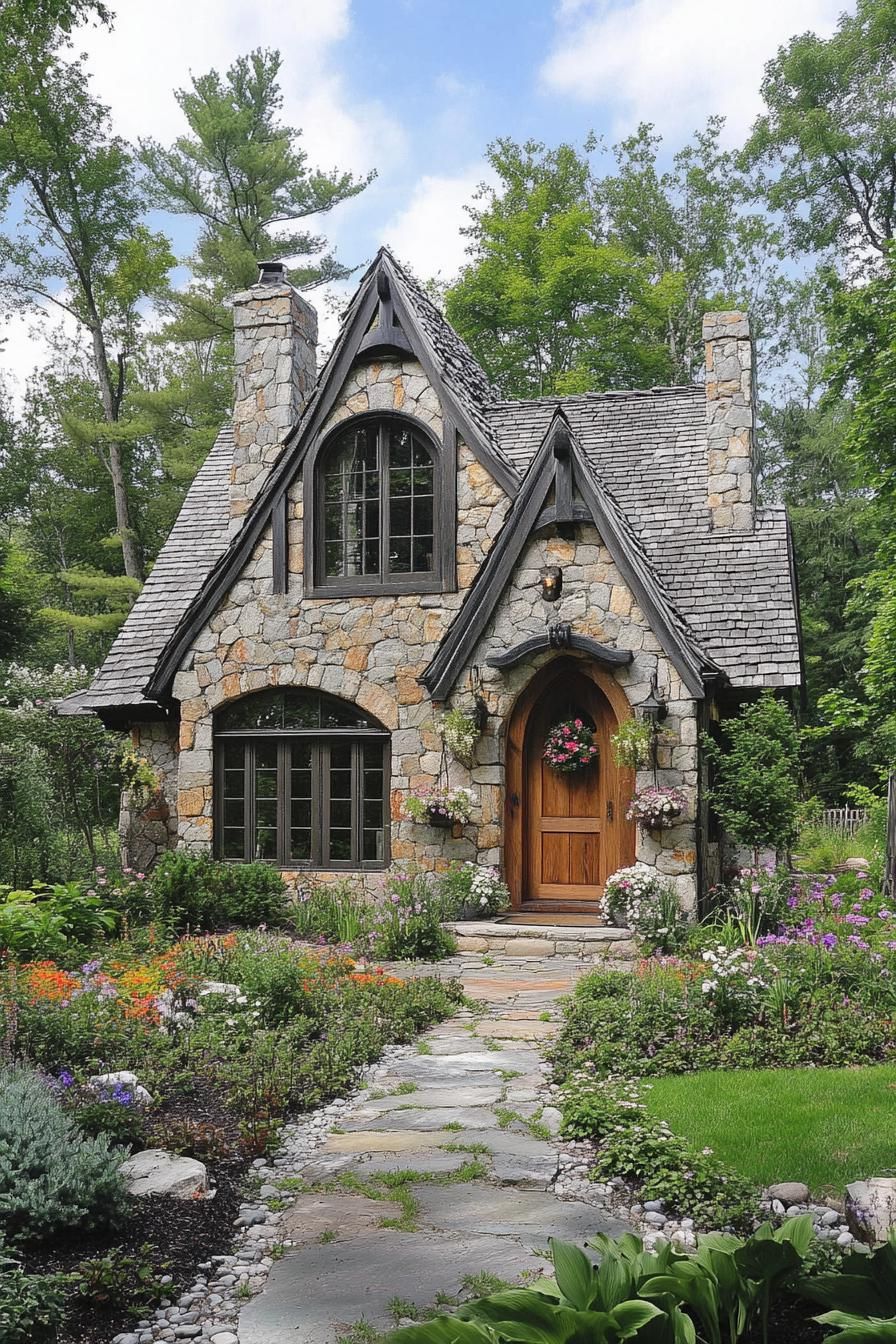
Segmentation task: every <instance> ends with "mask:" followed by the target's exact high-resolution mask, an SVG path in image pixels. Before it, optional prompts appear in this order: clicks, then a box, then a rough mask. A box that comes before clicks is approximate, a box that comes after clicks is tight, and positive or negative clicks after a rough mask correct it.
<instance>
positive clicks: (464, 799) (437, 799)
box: [405, 789, 473, 831]
mask: <svg viewBox="0 0 896 1344" xmlns="http://www.w3.org/2000/svg"><path fill="white" fill-rule="evenodd" d="M405 810H406V812H407V815H408V816H409V817H410V818H411V820H412V821H422V822H426V823H427V824H428V825H429V826H438V827H440V828H441V829H443V830H446V831H447V830H451V829H452V827H454V826H457V825H466V823H467V822H468V821H469V820H470V817H471V816H472V815H473V795H472V793H471V792H470V790H469V789H434V790H433V791H432V792H431V793H422V792H421V793H419V794H415V793H412V794H411V795H410V796H409V797H408V800H407V802H406V803H405Z"/></svg>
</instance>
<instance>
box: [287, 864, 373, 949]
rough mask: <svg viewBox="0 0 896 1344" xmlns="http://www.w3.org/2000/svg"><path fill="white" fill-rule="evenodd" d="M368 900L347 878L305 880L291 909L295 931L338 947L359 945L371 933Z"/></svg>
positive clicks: (370, 912) (370, 914)
mask: <svg viewBox="0 0 896 1344" xmlns="http://www.w3.org/2000/svg"><path fill="white" fill-rule="evenodd" d="M371 916H372V911H371V903H370V901H369V899H368V898H367V897H366V896H365V894H364V891H363V890H362V889H361V888H360V887H359V886H358V885H357V884H356V883H353V882H351V881H350V880H349V879H348V878H346V879H344V880H342V881H339V882H326V881H318V882H314V881H308V880H306V881H305V882H304V883H303V885H302V887H301V888H300V890H299V893H298V899H297V901H296V903H295V904H294V905H293V907H292V909H291V911H290V918H291V922H292V924H293V926H294V927H295V930H296V932H297V933H299V934H301V935H302V936H303V937H305V938H323V939H324V940H325V941H326V942H328V943H336V944H337V946H340V947H355V946H357V947H359V948H360V947H361V946H362V945H363V942H364V940H365V939H366V938H367V936H368V934H369V932H370V921H371Z"/></svg>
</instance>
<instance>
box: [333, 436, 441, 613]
mask: <svg viewBox="0 0 896 1344" xmlns="http://www.w3.org/2000/svg"><path fill="white" fill-rule="evenodd" d="M443 494H444V492H443V489H442V480H441V462H440V452H439V448H438V447H437V445H436V443H435V442H434V440H433V439H432V438H431V437H430V436H429V434H428V433H426V431H424V430H423V428H422V427H421V426H419V425H417V424H415V423H414V422H413V421H412V420H410V419H409V418H407V417H403V416H358V417H357V418H354V419H352V420H351V421H350V422H349V423H348V424H347V425H344V426H343V427H342V428H340V429H339V430H338V431H337V432H336V433H335V434H333V435H332V436H331V437H330V438H329V439H328V440H327V441H326V442H325V443H324V445H323V446H322V448H321V450H320V451H319V453H318V454H317V457H316V461H315V466H314V475H313V486H312V501H313V506H312V518H311V531H312V555H313V566H314V572H313V588H314V590H315V591H318V592H322V591H324V590H331V591H336V592H339V593H341V594H351V593H358V594H360V593H365V592H370V591H381V592H405V593H413V592H433V591H436V590H437V589H439V588H440V587H441V583H442V564H441V555H442V550H443V545H442V530H443V527H444V526H445V520H444V519H443V518H442V515H441V510H442V500H443ZM451 526H452V533H453V520H452V524H451Z"/></svg>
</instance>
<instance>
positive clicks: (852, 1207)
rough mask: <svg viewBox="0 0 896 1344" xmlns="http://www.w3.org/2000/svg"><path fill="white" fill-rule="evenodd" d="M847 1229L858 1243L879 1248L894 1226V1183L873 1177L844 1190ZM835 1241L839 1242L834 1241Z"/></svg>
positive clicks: (886, 1178) (886, 1177)
mask: <svg viewBox="0 0 896 1344" xmlns="http://www.w3.org/2000/svg"><path fill="white" fill-rule="evenodd" d="M846 1221H847V1226H848V1227H849V1228H850V1230H851V1231H852V1232H853V1233H854V1234H855V1236H857V1237H858V1238H859V1239H860V1240H861V1241H870V1242H871V1243H872V1244H873V1245H883V1243H884V1242H885V1241H886V1240H887V1238H888V1237H889V1235H890V1229H891V1228H892V1227H894V1226H896V1180H894V1179H893V1178H892V1177H890V1176H875V1177H873V1178H872V1179H871V1180H870V1181H854V1182H853V1183H852V1185H848V1186H847V1187H846ZM838 1241H839V1238H838Z"/></svg>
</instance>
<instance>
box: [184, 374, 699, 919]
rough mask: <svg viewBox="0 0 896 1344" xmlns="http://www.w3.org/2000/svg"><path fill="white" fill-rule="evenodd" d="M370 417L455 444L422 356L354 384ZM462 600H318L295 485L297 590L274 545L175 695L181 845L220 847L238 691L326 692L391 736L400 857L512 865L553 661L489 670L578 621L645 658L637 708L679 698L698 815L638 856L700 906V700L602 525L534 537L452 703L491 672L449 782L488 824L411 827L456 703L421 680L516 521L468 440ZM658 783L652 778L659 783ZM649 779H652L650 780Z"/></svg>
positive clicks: (267, 544)
mask: <svg viewBox="0 0 896 1344" xmlns="http://www.w3.org/2000/svg"><path fill="white" fill-rule="evenodd" d="M370 409H382V410H390V411H399V412H401V413H402V414H404V415H408V416H410V417H412V418H414V419H417V420H419V421H421V422H422V423H423V424H425V425H426V426H427V427H428V428H429V430H430V431H431V432H432V433H433V434H434V435H435V436H436V438H437V439H440V438H441V434H442V409H441V406H440V404H439V400H438V397H437V395H436V391H435V389H434V388H433V387H432V386H431V385H430V383H429V381H428V379H427V377H426V374H425V373H424V370H423V368H422V367H421V365H419V364H418V363H417V362H416V361H415V360H412V359H408V358H404V359H401V360H398V359H395V360H380V361H377V362H372V363H369V364H366V365H364V366H361V367H357V368H355V369H354V370H353V371H352V373H351V374H350V375H349V377H348V379H347V381H346V383H345V386H344V387H343V389H342V392H341V395H340V397H339V398H338V400H337V404H336V407H335V409H334V411H333V412H332V415H331V417H330V420H329V422H328V427H332V426H335V425H336V424H339V423H343V422H345V421H346V420H347V419H349V418H350V417H351V416H353V415H358V414H362V413H363V412H365V411H367V410H370ZM456 452H457V528H458V530H457V581H458V582H457V590H456V591H452V592H444V593H440V594H431V595H423V596H420V595H412V596H395V595H380V596H375V597H373V598H365V599H357V598H344V597H333V598H329V597H323V598H313V599H312V598H307V597H305V596H304V595H303V554H302V528H301V520H302V512H303V485H302V482H301V480H296V482H295V483H294V484H293V486H292V488H291V491H290V501H291V519H290V529H289V537H290V546H289V568H290V575H291V579H290V584H289V591H288V593H285V594H275V593H272V591H271V586H272V585H271V556H270V548H271V538H270V535H267V536H266V537H265V538H263V539H262V541H261V542H260V543H259V545H258V547H257V548H256V551H255V554H254V555H253V557H252V559H251V560H250V562H249V564H248V565H247V566H246V568H245V569H244V571H243V573H242V574H241V576H240V578H239V580H238V582H237V583H236V584H235V585H234V587H233V589H232V590H231V592H230V594H229V595H228V598H227V600H226V601H225V603H224V604H223V605H222V606H221V608H220V609H219V611H218V612H217V613H216V614H215V616H214V617H213V618H212V619H211V621H210V622H209V623H208V625H207V626H206V628H205V629H204V630H203V631H202V632H201V633H200V635H199V636H198V637H197V640H196V643H195V646H194V654H193V657H192V660H191V665H190V666H188V667H185V668H184V670H183V671H181V672H180V673H179V674H178V676H177V678H176V680H175V684H174V694H175V696H176V697H177V698H178V699H179V700H180V701H181V735H180V748H181V750H180V759H179V765H178V831H179V840H180V843H181V844H184V845H186V846H187V847H190V848H193V849H200V848H205V847H207V846H208V845H209V844H210V843H211V839H212V729H213V717H214V712H215V710H216V709H219V708H220V707H221V706H222V705H224V704H225V703H226V702H228V701H230V700H232V699H234V698H235V697H237V696H241V695H245V694H248V693H250V692H252V691H257V690H262V689H265V688H267V687H270V686H277V685H279V686H308V687H314V688H320V689H323V690H325V691H328V692H330V693H332V694H334V695H338V696H341V697H343V698H344V699H346V700H350V701H353V702H356V703H357V704H359V705H360V706H361V707H362V708H363V709H365V710H367V711H368V712H369V713H371V714H373V715H375V716H376V718H378V719H379V720H380V722H382V723H383V724H384V726H385V727H387V728H388V729H389V730H390V731H391V733H392V785H391V787H392V800H391V814H392V835H391V852H392V858H393V860H414V861H416V862H417V863H419V864H420V865H422V866H423V867H427V868H441V867H444V866H446V865H447V864H448V863H449V862H450V861H452V860H458V859H460V860H465V859H478V860H479V861H480V862H483V863H488V864H493V865H496V866H500V864H501V861H502V841H503V836H502V816H503V782H504V766H503V760H504V733H505V726H506V723H507V719H508V716H509V714H510V711H511V708H512V706H513V703H514V701H515V699H516V697H517V695H518V694H519V693H520V691H521V690H522V689H523V687H524V686H525V684H526V683H527V682H528V680H529V678H530V677H531V676H532V675H533V673H534V671H535V670H536V669H537V668H538V667H539V666H541V665H542V664H543V663H544V662H545V661H546V660H547V658H548V657H550V654H544V655H541V656H539V657H538V658H536V659H534V660H533V661H532V664H531V665H530V666H521V667H517V668H514V669H512V671H510V672H509V673H508V674H503V673H501V672H499V671H497V670H494V669H489V668H487V667H486V666H485V660H486V658H487V656H488V654H489V653H491V652H493V651H497V650H499V649H503V648H506V647H508V645H509V644H512V643H516V642H517V641H518V640H519V639H521V638H524V637H525V636H526V635H527V634H534V633H539V632H541V631H543V630H544V629H545V627H546V625H547V624H548V623H549V622H550V621H553V620H556V619H560V620H568V621H571V622H572V623H573V625H574V628H575V629H576V630H577V631H579V632H580V633H582V634H589V635H592V636H593V637H594V638H596V639H600V640H602V641H604V642H607V643H610V644H617V645H619V646H620V647H622V648H630V649H632V650H633V651H634V653H635V658H634V661H633V662H632V664H631V665H629V666H628V667H625V668H621V669H617V671H616V678H617V681H618V682H619V684H620V686H622V688H623V689H624V691H625V693H626V695H627V697H628V699H629V702H630V703H631V704H632V706H633V707H634V706H637V705H638V704H639V703H640V701H642V700H643V699H645V698H646V697H647V695H648V694H649V690H650V678H651V675H652V674H653V673H656V675H657V677H658V680H659V686H660V689H661V692H662V693H663V695H664V697H665V698H666V700H667V701H668V703H669V718H668V719H667V721H666V728H667V732H668V745H664V746H663V747H662V748H661V758H660V781H661V782H662V783H668V784H675V785H677V786H680V787H682V788H684V790H685V792H686V793H687V794H688V796H689V799H690V800H691V806H690V807H689V811H688V814H687V816H688V818H689V819H688V820H685V821H684V822H683V823H682V825H681V826H679V827H676V828H675V829H674V830H671V831H668V832H665V833H664V834H663V835H662V838H661V840H657V839H656V838H651V837H649V836H643V835H642V836H639V840H638V857H639V859H641V860H642V861H644V862H647V863H651V864H654V865H655V866H656V867H658V868H659V869H660V871H661V872H663V873H664V874H667V875H668V876H670V877H671V878H673V880H674V881H675V883H676V885H677V886H678V887H679V889H680V892H681V896H682V899H683V900H684V901H685V902H686V904H687V905H689V906H692V905H693V903H694V901H695V899H696V883H695V833H694V823H693V820H692V818H693V816H694V808H695V804H696V789H697V730H696V716H695V704H694V702H693V700H691V699H690V698H689V696H688V695H687V692H686V691H685V690H684V689H683V687H682V686H681V683H680V680H679V678H678V675H677V673H676V672H675V670H674V668H673V667H672V665H671V663H670V662H669V660H668V659H667V658H666V656H665V654H664V653H663V651H662V650H661V648H660V645H659V643H658V641H657V639H656V637H655V636H654V635H653V633H652V631H651V630H650V629H649V627H648V624H647V620H646V618H645V616H644V614H643V612H642V611H641V610H640V608H639V607H638V606H637V604H636V602H635V601H634V599H633V596H632V594H631V592H630V591H629V589H628V588H627V586H626V584H625V583H624V581H623V580H622V577H621V575H620V574H619V572H618V571H617V569H616V567H615V565H614V564H613V562H612V560H611V558H610V555H609V552H608V551H607V550H606V548H605V547H604V545H603V543H602V541H601V538H600V537H599V536H598V534H597V532H596V530H595V529H594V528H593V527H590V526H582V527H579V528H577V534H576V538H575V540H571V541H570V540H564V539H561V538H560V537H557V536H555V537H546V538H543V539H533V540H532V541H531V542H530V543H529V545H528V547H527V548H526V550H525V552H524V554H523V556H522V557H521V561H520V565H519V567H518V569H517V572H516V574H515V575H514V578H513V579H512V581H511V583H510V585H509V586H508V589H507V591H506V593H505V594H504V596H503V598H502V601H501V602H500V603H499V606H498V609H497V611H496V613H495V616H494V617H493V619H492V621H491V623H490V625H489V627H488V629H487V631H486V633H485V635H484V636H483V639H482V640H481V641H480V645H479V647H478V648H477V649H476V650H475V652H474V654H473V656H472V658H471V659H470V664H469V666H468V667H467V668H466V669H464V671H463V672H462V674H461V676H460V678H459V679H458V683H457V688H456V691H455V694H454V697H453V703H455V704H458V705H460V706H461V707H464V708H469V706H470V705H471V703H472V685H473V678H474V672H473V669H474V668H476V669H477V673H478V675H479V676H480V677H481V679H482V685H483V688H484V692H485V696H486V699H487V702H488V706H489V711H490V718H489V722H488V726H487V729H486V732H485V733H484V735H483V736H482V737H481V738H480V740H479V742H478V743H477V747H476V755H475V761H474V764H473V766H472V768H471V769H470V770H467V769H466V768H465V767H463V766H461V765H460V764H459V763H457V762H454V761H452V762H451V763H450V766H449V777H450V783H451V784H453V785H459V784H464V785H466V786H469V787H470V788H471V789H472V790H473V791H474V793H475V795H476V798H477V810H476V815H475V817H474V821H473V822H472V823H471V824H470V825H469V826H466V827H465V828H463V831H462V834H461V835H460V836H452V835H451V833H450V832H445V831H437V830H434V829H432V828H430V827H428V826H425V825H420V824H419V823H414V822H411V821H409V820H407V819H406V818H405V816H404V808H405V800H406V798H407V795H408V792H409V791H416V790H419V789H421V788H426V787H429V786H432V785H434V784H436V783H437V782H438V780H439V771H440V766H441V743H440V739H439V737H438V734H437V731H436V723H437V719H438V716H439V713H440V712H441V709H442V706H435V705H433V704H432V702H430V701H429V700H428V698H427V696H426V693H425V691H424V688H423V687H422V685H421V684H420V681H419V677H420V675H421V673H422V672H423V670H424V669H425V667H426V665H427V664H428V662H429V661H430V659H431V658H432V656H433V654H434V653H435V651H436V648H437V646H438V643H439V641H440V640H441V638H442V636H443V634H444V633H445V631H446V629H447V628H448V626H449V624H450V622H451V620H452V619H453V617H454V616H455V615H456V613H457V611H458V609H459V607H460V604H461V602H462V600H463V597H464V594H465V592H466V590H467V589H468V588H469V586H470V584H471V583H472V581H473V578H474V576H475V574H476V572H477V570H478V569H479V566H480V565H481V563H482V561H483V559H484V558H485V556H486V554H487V553H488V551H489V549H490V547H491V545H492V543H493V540H494V538H495V536H496V535H497V533H498V531H499V530H500V527H501V524H502V522H503V520H504V516H505V514H506V511H507V508H508V506H509V501H508V499H507V497H506V496H505V494H504V492H503V490H502V489H501V487H500V486H499V485H498V484H497V483H496V482H495V480H494V479H493V478H492V476H491V475H490V473H489V472H488V471H487V470H486V469H485V468H484V467H483V466H482V465H481V464H480V463H479V462H478V461H477V460H476V459H475V458H474V457H473V455H472V453H471V452H470V450H469V449H468V448H467V446H466V445H465V444H464V443H463V442H459V443H458V445H457V450H456ZM545 564H560V565H562V566H563V570H564V590H563V598H562V600H561V602H560V603H559V604H554V605H552V606H549V605H548V604H546V603H545V602H544V601H543V600H542V598H541V596H540V585H539V574H538V571H539V569H540V568H541V566H542V565H545ZM650 779H652V776H651V777H650ZM648 782H649V779H648V776H647V775H645V776H643V777H642V778H641V779H640V780H639V784H646V783H648Z"/></svg>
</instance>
